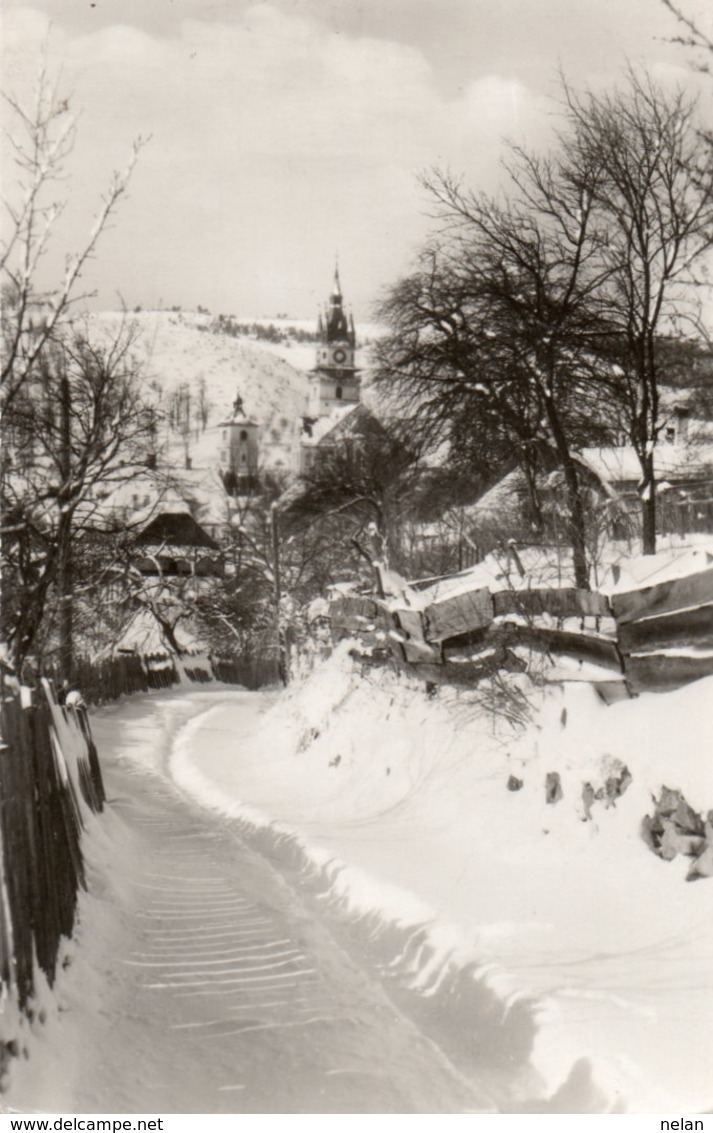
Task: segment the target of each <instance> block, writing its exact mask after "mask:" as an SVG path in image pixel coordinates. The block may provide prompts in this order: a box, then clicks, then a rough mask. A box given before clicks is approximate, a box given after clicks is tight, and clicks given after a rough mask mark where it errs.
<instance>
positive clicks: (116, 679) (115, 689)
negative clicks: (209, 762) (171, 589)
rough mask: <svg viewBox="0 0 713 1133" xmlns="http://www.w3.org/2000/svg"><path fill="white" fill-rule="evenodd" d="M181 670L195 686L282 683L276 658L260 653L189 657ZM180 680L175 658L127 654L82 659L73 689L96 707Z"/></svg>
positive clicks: (262, 685)
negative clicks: (215, 683) (216, 682)
mask: <svg viewBox="0 0 713 1133" xmlns="http://www.w3.org/2000/svg"><path fill="white" fill-rule="evenodd" d="M181 667H182V669H183V672H184V673H185V675H186V676H187V677H188V679H189V680H190V681H194V682H195V683H196V684H210V683H211V682H213V681H219V682H221V683H224V684H237V685H243V686H244V687H245V688H247V689H258V688H263V687H265V686H266V685H270V684H276V683H277V681H278V679H279V675H278V671H277V661H276V658H274V657H272V656H271V655H269V654H261V653H257V652H255V653H252V652H251V653H244V654H240V655H237V656H233V657H215V656H210V657H208V656H207V655H206V654H202V653H198V654H186V655H184V656H183V657H182V659H181ZM49 675H50V676H51V677H52V678H53V679H54V681H55V684H57V685H58V674H55V673H52V672H50V673H49ZM180 680H181V676H180V673H179V671H178V669H177V667H176V663H175V660H174V658H173V657H172V656H169V655H168V654H166V653H155V654H145V655H139V654H134V653H127V654H125V655H122V656H119V657H111V658H107V659H105V660H103V661H90V660H88V659H86V658H81V657H80V658H78V659H77V660H76V661H75V664H74V680H73V685H74V686H75V687H76V688H78V689H79V690H81V693H82V696H83V697H84V699H85V701H86V703H87V704H90V705H92V706H94V707H99V706H100V705H102V704H109V703H111V702H113V701H115V700H118V699H119V698H120V697H121V696H132V695H135V694H136V693H140V692H152V691H155V690H158V689H164V688H171V687H173V686H174V685H177V684H179V683H180Z"/></svg>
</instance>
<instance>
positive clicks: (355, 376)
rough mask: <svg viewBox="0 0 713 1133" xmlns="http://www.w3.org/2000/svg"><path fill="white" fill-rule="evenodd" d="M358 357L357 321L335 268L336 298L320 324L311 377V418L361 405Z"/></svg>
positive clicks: (309, 399)
mask: <svg viewBox="0 0 713 1133" xmlns="http://www.w3.org/2000/svg"><path fill="white" fill-rule="evenodd" d="M355 354H356V332H355V330H354V319H353V317H352V316H351V315H349V316H347V315H346V313H345V311H344V300H343V296H342V288H341V285H340V282H339V269H338V268H335V271H334V287H333V288H332V294H331V295H330V297H329V303H328V304H327V306H326V308H325V310H324V311H323V312H320V314H319V319H318V323H317V359H316V366H315V367H314V369H313V370H312V371H311V372H310V376H309V382H310V388H309V398H308V404H307V416H308V418H312V419H317V418H319V417H326V416H328V415H329V414H330V413H331V412H332V410H333V409H336V408H338V407H340V406H342V405H357V404H358V403H359V401H360V400H361V382H360V378H359V371H358V369H357V368H356V365H355Z"/></svg>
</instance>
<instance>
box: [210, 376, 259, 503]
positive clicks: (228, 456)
mask: <svg viewBox="0 0 713 1133" xmlns="http://www.w3.org/2000/svg"><path fill="white" fill-rule="evenodd" d="M218 429H219V431H220V447H219V450H218V460H219V467H220V474H221V478H222V480H223V484H224V485H225V490H226V492H227V493H228V495H229V496H239V495H244V494H246V493H247V492H250V491H251V490H253V489H254V488H256V487H257V486H258V433H259V426H258V424H257V422H256V421H253V420H251V419H250V418H249V417H248V416H247V415H246V413H245V409H244V406H243V399H242V397H241V396H240V394H238V395H237V397H236V398H235V401H234V402H233V412H232V415H231V416H230V417H228V418H227V419H226V420H225V421H221V423H220V425H219V426H218Z"/></svg>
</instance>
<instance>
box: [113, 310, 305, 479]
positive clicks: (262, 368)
mask: <svg viewBox="0 0 713 1133" xmlns="http://www.w3.org/2000/svg"><path fill="white" fill-rule="evenodd" d="M121 319H122V316H121V315H120V314H118V313H114V312H108V313H102V314H97V315H93V316H92V317H91V326H92V330H97V331H99V332H100V333H101V334H102V335H110V334H113V333H115V332H116V331H117V330H118V328H119V326H120V323H121ZM129 321H130V324H131V326H132V328H134V329H135V332H136V334H137V343H136V350H135V352H136V356H137V359H138V360H139V362H140V364H141V369H142V373H143V376H144V379H145V381H146V383H147V385H149V386H150V387H151V389H152V390H153V391H154V392H155V393H156V394H157V395H158V401H159V404H160V406H161V409H162V410H163V411H164V413H168V410H169V408H170V401H171V397H172V396H175V395H176V394H177V393H178V392H179V391H180V390H181V389H182V388H183V389H184V390H189V391H190V397H191V409H190V422H189V425H190V428H189V432H188V435H187V452H188V455H189V456H190V459H191V463H192V466H193V468H194V469H196V470H198V469H201V468H203V469H207V468H210V467H213V466H214V464H215V452H216V435H215V429H216V427H217V426H218V425H219V424H220V422H221V421H222V420H224V419H225V417H226V415H227V414H228V413H229V411H230V408H231V406H232V403H233V401H234V400H235V396H236V394H237V393H240V395H241V397H242V398H243V400H244V403H245V408H246V411H247V412H248V414H249V415H250V416H251V417H253V418H254V419H255V420H256V421H257V422H258V424H259V425H260V437H261V448H262V460H263V463H264V464H265V466H267V467H289V452H290V447H291V445H292V443H293V441H294V436H295V427H296V423H297V422H298V421H299V419H300V417H301V415H302V413H303V412H304V404H305V399H306V396H307V386H308V383H307V375H306V369H307V368H308V364H309V359H310V355H312V356H313V350H312V351H311V352H304V351H303V352H302V353H301V355H300V357H298V358H296V359H295V362H296V364H295V365H292V364H290V363H289V362H287V361H286V360H285V359H284V358H282V357H280V356H279V354H278V353H276V352H275V351H273V350H269V349H266V347H265V344H263V343H262V342H256V341H254V340H251V339H249V338H248V337H247V336H246V337H245V338H243V337H240V338H232V337H228V336H225V335H218V334H213V333H211V332H210V330H209V325H210V322H211V319H210V317H209V316H202V315H193V314H182V313H180V312H179V313H177V312H170V311H149V312H140V313H135V314H132V315H131V316H130V317H129ZM305 353H307V357H305V356H303V355H304V354H305ZM201 387H203V388H204V390H205V393H204V406H205V410H206V425H205V428H204V427H203V424H202V422H201V421H200V420H199V413H198V406H199V398H200V396H201V394H200V391H201ZM163 440H164V442H165V444H166V446H167V447H166V451H165V453H164V460H165V461H166V462H167V463H168V464H169V465H170V466H172V467H176V468H180V467H181V466H182V465H184V464H185V455H186V451H185V444H184V438H183V436H181V435H179V434H178V433H177V432H176V430H175V429H170V428H168V427H167V429H166V431H165V434H164V437H163Z"/></svg>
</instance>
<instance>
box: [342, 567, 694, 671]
mask: <svg viewBox="0 0 713 1133" xmlns="http://www.w3.org/2000/svg"><path fill="white" fill-rule="evenodd" d="M439 591H440V592H439ZM409 596H410V597H411V603H412V604H409ZM424 597H425V599H426V601H425V602H424V601H423V599H424ZM429 597H430V600H429ZM416 598H418V600H417V601H415V600H414V599H416ZM330 617H331V624H332V637H333V639H334V640H335V641H338V640H340V639H342V638H344V637H349V636H352V637H356V638H357V639H358V640H359V642H360V646H359V648H358V652H359V654H360V656H361V657H362V658H363V659H364V660H365V661H367V662H370V663H374V664H379V663H383V662H385V661H387V660H388V661H392V660H395V661H396V663H397V664H399V665H400V666H402V667H406V668H410V669H413V671H414V672H416V673H417V674H418V675H420V676H421V677H423V678H425V679H427V680H433V681H437V682H446V683H454V684H472V683H475V682H477V681H478V680H480V679H481V678H482V677H484V676H488V675H491V674H492V673H493V672H496V671H498V670H507V669H523V668H525V666H526V661H524V660H523V657H522V653H523V650H522V648H518V647H523V646H524V647H527V649H529V650H533V651H536V652H539V653H541V654H546V655H547V656H549V657H551V658H553V659H557V658H559V657H563V658H568V659H571V660H575V661H578V662H582V663H588V664H591V665H594V666H596V667H597V669H596V670H593V671H592V674H591V675H592V679H593V680H595V681H597V683H599V684H601V685H602V687H603V686H605V685H607V684H609V685H614V684H617V683H618V684H620V685H622V686H623V687H624V690H625V691H626V692H629V693H638V692H641V691H643V690H664V689H670V688H677V687H679V686H681V685H683V684H686V683H688V682H689V681H691V680H696V679H697V678H698V677H702V676H707V675H709V674H712V673H713V568H710V569H707V570H703V571H700V572H698V573H696V574H692V575H688V576H686V577H684V578H677V579H672V580H670V581H668V582H661V583H657V584H656V585H653V586H649V587H646V588H644V589H641V590H632V591H628V592H625V593H621V594H615V595H612V596H611V598H610V597H609V596H607V595H605V594H600V593H597V592H596V591H589V590H578V589H576V588H574V587H567V588H553V589H546V588H542V589H530V590H514V589H510V590H502V591H497V592H494V593H493V592H491V591H490V590H489V589H488V588H484V587H477V588H476V587H474V588H473V589H472V590H470V589H467V588H464V587H463V588H460V589H459V590H458V591H457V592H456V593H451V594H449V593H448V590H447V588H443V587H441V588H439V587H437V586H435V587H432V588H430V589H429V588H426V589H425V590H424V589H422V590H421V591H420V593H419V594H418V595H416V593H415V592H414V591H413V590H411V589H410V587H409V586H408V584H406V583H404V586H403V589H402V592H401V595H400V597H399V598H398V599H395V600H390V601H387V600H383V599H378V598H376V597H374V596H373V595H345V596H342V597H340V598H337V599H335V600H334V601H333V602H332V603H331V606H330ZM553 623H554V624H553ZM574 675H575V676H576V674H574ZM556 679H560V680H561V679H563V676H562V673H559V674H558V675H557V676H556Z"/></svg>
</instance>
